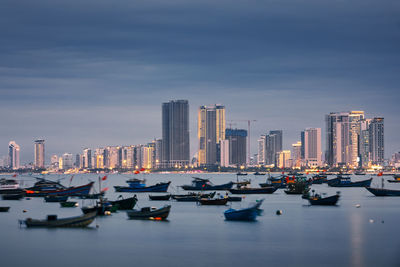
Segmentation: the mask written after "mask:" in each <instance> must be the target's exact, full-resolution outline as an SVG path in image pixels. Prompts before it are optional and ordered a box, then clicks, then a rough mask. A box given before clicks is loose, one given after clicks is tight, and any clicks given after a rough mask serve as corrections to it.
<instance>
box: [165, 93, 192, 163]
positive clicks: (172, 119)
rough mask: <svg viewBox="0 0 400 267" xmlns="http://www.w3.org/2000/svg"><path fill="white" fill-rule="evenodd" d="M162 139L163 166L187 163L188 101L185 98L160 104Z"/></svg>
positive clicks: (188, 155) (188, 156)
mask: <svg viewBox="0 0 400 267" xmlns="http://www.w3.org/2000/svg"><path fill="white" fill-rule="evenodd" d="M162 140H163V142H162V155H163V156H162V164H163V167H175V166H186V165H188V164H189V160H190V153H189V152H190V144H189V102H188V101H187V100H174V101H170V102H167V103H163V104H162Z"/></svg>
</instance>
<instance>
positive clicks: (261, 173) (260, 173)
mask: <svg viewBox="0 0 400 267" xmlns="http://www.w3.org/2000/svg"><path fill="white" fill-rule="evenodd" d="M253 175H265V173H263V172H255V173H253Z"/></svg>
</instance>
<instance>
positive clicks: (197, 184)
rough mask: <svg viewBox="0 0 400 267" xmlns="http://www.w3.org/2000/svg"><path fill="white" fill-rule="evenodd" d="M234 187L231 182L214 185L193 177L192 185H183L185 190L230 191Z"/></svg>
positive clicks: (208, 181) (207, 180)
mask: <svg viewBox="0 0 400 267" xmlns="http://www.w3.org/2000/svg"><path fill="white" fill-rule="evenodd" d="M232 186H233V182H229V183H226V184H221V185H214V184H212V183H211V182H210V180H209V179H203V178H198V177H193V181H192V184H191V185H182V186H181V187H182V189H183V190H192V191H198V190H229V189H231V188H232Z"/></svg>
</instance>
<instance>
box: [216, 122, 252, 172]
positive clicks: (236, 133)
mask: <svg viewBox="0 0 400 267" xmlns="http://www.w3.org/2000/svg"><path fill="white" fill-rule="evenodd" d="M225 138H226V141H225V142H223V144H222V145H221V162H222V161H224V165H225V164H226V162H227V158H228V155H227V154H226V153H227V152H228V153H229V165H230V166H245V165H246V162H247V149H246V144H247V131H246V130H243V129H226V130H225Z"/></svg>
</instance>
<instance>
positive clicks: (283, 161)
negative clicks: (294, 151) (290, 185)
mask: <svg viewBox="0 0 400 267" xmlns="http://www.w3.org/2000/svg"><path fill="white" fill-rule="evenodd" d="M276 166H277V167H278V168H280V169H286V168H291V167H292V160H291V155H290V150H282V151H279V152H277V153H276Z"/></svg>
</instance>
